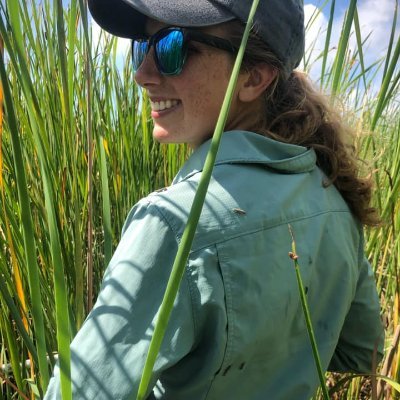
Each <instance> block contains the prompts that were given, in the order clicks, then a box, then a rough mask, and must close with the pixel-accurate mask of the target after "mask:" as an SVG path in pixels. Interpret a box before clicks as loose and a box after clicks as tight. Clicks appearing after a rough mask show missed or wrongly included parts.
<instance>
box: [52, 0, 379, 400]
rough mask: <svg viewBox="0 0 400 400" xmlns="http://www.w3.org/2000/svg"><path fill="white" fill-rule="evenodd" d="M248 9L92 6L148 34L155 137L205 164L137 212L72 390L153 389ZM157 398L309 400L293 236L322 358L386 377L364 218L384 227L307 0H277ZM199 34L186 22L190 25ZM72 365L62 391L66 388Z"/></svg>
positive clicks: (255, 45)
mask: <svg viewBox="0 0 400 400" xmlns="http://www.w3.org/2000/svg"><path fill="white" fill-rule="evenodd" d="M249 3H250V2H247V1H246V2H245V1H243V0H213V1H205V0H168V1H166V0H146V2H143V1H142V0H113V1H111V0H89V7H90V9H91V12H92V15H93V17H94V18H95V19H96V21H97V22H98V23H99V24H100V25H101V26H102V27H103V28H105V29H107V30H108V31H110V32H111V33H113V34H116V35H119V36H124V37H130V38H132V39H133V44H132V55H133V65H134V68H135V79H136V82H137V83H138V84H139V85H140V86H141V87H142V88H144V89H145V90H146V91H147V93H148V96H149V98H150V102H151V108H152V112H151V115H152V118H153V121H154V131H153V135H154V138H155V139H156V140H158V141H159V142H162V143H187V144H188V145H189V146H191V147H192V148H193V149H194V152H193V154H192V156H191V157H190V158H189V160H188V161H187V162H186V163H185V165H184V166H183V167H182V169H181V170H180V172H179V173H178V175H177V176H176V177H175V179H174V182H173V183H172V185H171V186H170V187H168V188H166V189H164V190H162V191H158V192H156V193H153V194H150V195H149V196H148V197H146V198H145V199H142V200H141V201H140V202H139V203H138V204H136V205H135V206H134V207H133V209H132V210H131V212H130V214H129V216H128V218H127V220H126V223H125V226H124V229H123V235H122V238H121V242H120V244H119V246H118V248H117V250H116V252H115V254H114V257H113V259H112V261H111V263H110V265H109V267H108V269H107V271H106V274H105V277H104V282H103V285H102V288H101V291H100V294H99V297H98V300H97V303H96V305H95V307H94V309H93V310H92V312H91V313H90V315H89V316H88V319H87V320H86V322H85V324H84V326H83V327H82V329H81V331H80V332H79V333H78V335H77V336H76V338H75V339H74V341H73V343H72V346H71V349H72V360H73V361H72V379H73V391H74V396H73V398H74V399H127V398H131V397H130V396H134V395H135V394H136V392H137V389H138V384H139V380H140V376H141V372H142V369H143V365H144V360H145V357H146V354H147V350H148V346H149V341H150V339H151V335H152V332H153V329H154V324H155V322H156V319H157V311H158V308H159V305H160V303H161V300H162V296H163V293H164V290H165V286H166V282H167V280H168V277H169V274H170V271H171V266H172V263H173V260H174V258H175V254H176V251H177V247H178V244H179V241H180V238H181V236H182V232H183V229H184V227H185V223H186V221H187V216H188V212H189V209H190V206H191V204H192V200H193V196H194V193H195V191H196V187H197V184H198V181H199V177H200V173H201V170H202V167H203V163H204V159H205V156H206V154H207V150H208V147H209V144H210V140H209V139H210V137H211V135H212V133H213V130H214V126H215V123H216V120H217V117H218V114H219V111H220V107H221V104H222V100H223V97H224V94H225V90H226V87H227V83H228V79H229V75H230V72H231V69H232V66H233V62H234V56H235V53H236V50H237V48H238V46H239V43H240V38H241V35H242V32H243V22H244V21H246V19H247V15H248V12H249V7H250V5H249ZM260 3H261V4H260V5H259V8H258V11H257V14H256V17H255V26H254V30H253V33H252V35H251V37H250V40H249V43H248V48H247V52H246V55H245V59H244V64H243V67H242V71H241V74H240V77H239V80H238V84H237V87H236V90H235V93H234V97H233V101H232V107H231V110H230V113H229V117H228V121H227V125H226V132H225V133H224V135H223V138H222V143H221V147H220V151H219V155H218V157H217V162H216V166H215V168H214V172H213V176H212V179H211V183H210V187H209V191H208V193H207V197H206V201H205V205H204V209H203V211H202V215H201V218H200V222H199V225H198V228H197V232H196V237H195V240H194V243H193V247H192V250H191V253H190V256H189V260H188V263H187V268H186V272H185V276H184V278H183V281H182V284H181V287H180V290H179V293H178V297H177V299H176V301H175V305H174V309H173V312H172V315H171V320H170V323H169V326H168V329H167V333H166V336H165V338H164V341H163V344H162V347H161V351H160V353H159V356H158V358H157V362H156V365H155V368H154V375H153V380H152V385H151V387H150V388H149V398H156V399H194V400H197V399H238V400H241V399H243V400H256V399H263V400H265V399H279V400H280V399H296V400H297V399H307V400H308V399H309V398H310V397H311V396H312V395H313V394H314V392H315V391H316V388H317V386H318V378H317V373H316V369H315V365H314V361H313V356H312V352H311V348H310V343H309V339H308V334H307V330H306V327H305V322H304V318H303V313H302V309H301V304H300V300H299V293H298V289H297V283H296V277H295V272H294V270H293V264H292V260H290V259H289V257H288V251H289V250H290V249H291V240H292V239H291V234H290V232H289V225H290V227H291V230H292V232H293V233H294V236H295V239H296V245H297V252H298V255H299V257H300V258H299V262H300V265H301V272H302V277H303V280H304V282H305V286H306V291H307V297H308V303H309V307H310V311H311V316H312V320H313V325H314V329H315V334H316V339H317V345H318V348H319V352H320V356H321V362H322V365H323V367H324V368H325V369H330V370H335V371H357V372H367V373H368V372H371V370H372V366H373V361H372V360H373V358H374V353H378V356H377V358H378V359H380V357H381V355H382V343H383V332H382V326H381V323H380V317H379V303H378V299H377V294H376V289H375V283H374V280H373V273H372V271H371V267H370V265H369V263H368V261H367V260H366V258H365V257H364V254H363V235H362V225H363V224H366V225H371V224H373V223H374V222H375V216H374V213H373V210H372V209H371V208H370V206H369V201H370V192H371V187H370V184H369V183H368V182H367V181H364V180H362V179H359V178H358V177H357V174H358V171H357V166H356V163H355V161H354V159H353V156H352V154H351V151H350V150H349V148H348V146H346V144H345V141H344V140H343V139H342V135H343V133H344V131H345V130H344V128H343V126H342V125H341V124H340V121H339V119H338V118H337V117H336V116H335V115H334V113H333V112H332V111H331V110H330V109H329V107H328V106H327V105H326V104H325V102H324V100H323V98H322V97H321V96H320V95H318V94H317V93H316V92H315V91H314V90H313V89H312V87H311V86H310V84H309V83H308V82H307V79H306V78H305V77H304V76H303V75H302V74H301V73H299V72H294V71H293V70H294V68H295V67H296V66H297V65H298V64H299V62H300V60H301V58H302V55H303V50H304V21H303V5H302V1H299V0H292V1H289V0H287V1H282V0H265V1H263V0H261V2H260ZM182 27H184V28H182ZM59 386H60V383H59V371H58V370H56V372H55V377H54V378H53V379H52V381H51V384H50V387H49V390H48V393H47V396H46V399H52V398H59V397H60V394H59V393H60V387H59Z"/></svg>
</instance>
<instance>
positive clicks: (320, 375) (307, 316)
mask: <svg viewBox="0 0 400 400" xmlns="http://www.w3.org/2000/svg"><path fill="white" fill-rule="evenodd" d="M289 231H290V235H291V237H292V252H291V253H289V256H290V258H291V259H292V260H293V263H294V269H295V271H296V278H297V284H298V288H299V294H300V300H301V306H302V309H303V314H304V319H305V321H306V326H307V332H308V336H309V338H310V343H311V348H312V352H313V356H314V361H315V366H316V368H317V372H318V378H319V383H320V387H321V390H322V394H323V397H324V400H329V394H328V389H327V388H326V384H325V375H324V372H323V370H322V367H321V359H320V356H319V352H318V347H317V341H316V340H315V334H314V329H313V326H312V322H311V315H310V310H309V308H308V303H307V297H306V292H305V290H304V285H303V280H302V278H301V273H300V265H299V262H298V255H297V253H296V243H295V240H294V234H293V231H292V227H291V226H290V225H289Z"/></svg>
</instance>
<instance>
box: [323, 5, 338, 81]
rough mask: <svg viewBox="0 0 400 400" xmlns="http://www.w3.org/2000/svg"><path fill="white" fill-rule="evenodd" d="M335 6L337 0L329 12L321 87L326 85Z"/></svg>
mask: <svg viewBox="0 0 400 400" xmlns="http://www.w3.org/2000/svg"><path fill="white" fill-rule="evenodd" d="M335 6H336V0H332V3H331V11H330V14H329V21H328V29H327V31H326V38H325V48H324V52H323V58H322V67H321V85H320V86H321V88H323V87H324V81H325V73H326V64H327V62H328V55H329V46H330V43H331V37H332V26H333V19H334V16H335Z"/></svg>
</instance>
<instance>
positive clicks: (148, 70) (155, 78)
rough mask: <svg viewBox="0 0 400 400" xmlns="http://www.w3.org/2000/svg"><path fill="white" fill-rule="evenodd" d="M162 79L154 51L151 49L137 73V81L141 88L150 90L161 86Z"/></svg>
mask: <svg viewBox="0 0 400 400" xmlns="http://www.w3.org/2000/svg"><path fill="white" fill-rule="evenodd" d="M161 79H162V75H161V74H160V73H159V72H158V69H157V66H156V63H155V61H154V50H153V48H151V49H150V51H149V52H148V53H147V55H146V57H145V58H144V60H143V62H142V64H141V65H140V67H139V69H138V70H137V71H136V73H135V81H136V83H137V84H138V85H139V86H142V87H144V88H148V87H150V86H152V85H157V84H159V83H160V81H161Z"/></svg>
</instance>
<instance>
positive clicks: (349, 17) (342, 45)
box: [332, 0, 357, 95]
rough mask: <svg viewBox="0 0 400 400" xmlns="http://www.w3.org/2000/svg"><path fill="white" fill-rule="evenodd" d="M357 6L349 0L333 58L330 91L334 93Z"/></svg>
mask: <svg viewBox="0 0 400 400" xmlns="http://www.w3.org/2000/svg"><path fill="white" fill-rule="evenodd" d="M356 7H357V0H350V5H349V8H348V10H347V13H346V18H345V21H344V25H343V29H342V33H341V35H340V40H339V47H338V51H337V55H336V59H335V70H334V73H333V82H332V93H333V94H334V95H335V94H337V93H338V91H339V89H340V78H341V76H342V71H343V66H344V63H345V60H346V49H347V47H348V43H349V38H350V31H351V26H352V24H353V20H354V14H355V11H356Z"/></svg>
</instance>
